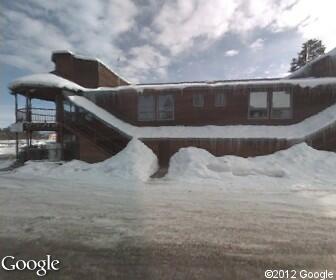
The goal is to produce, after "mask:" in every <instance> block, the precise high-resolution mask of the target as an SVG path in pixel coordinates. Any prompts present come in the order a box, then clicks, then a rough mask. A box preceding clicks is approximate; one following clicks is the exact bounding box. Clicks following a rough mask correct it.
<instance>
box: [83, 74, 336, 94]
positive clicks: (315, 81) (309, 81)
mask: <svg viewBox="0 0 336 280" xmlns="http://www.w3.org/2000/svg"><path fill="white" fill-rule="evenodd" d="M274 84H276V85H283V86H286V85H298V86H301V87H311V88H314V87H317V86H320V85H328V84H336V77H322V78H302V79H265V80H260V79H259V80H243V81H216V82H190V83H189V82H185V83H167V84H140V85H127V86H119V87H100V88H97V89H88V90H87V91H90V92H93V93H94V92H98V91H119V90H127V89H133V90H136V91H138V92H143V91H144V90H145V89H154V90H164V89H184V88H187V87H221V86H252V85H253V86H258V85H260V86H264V85H266V86H267V85H274Z"/></svg>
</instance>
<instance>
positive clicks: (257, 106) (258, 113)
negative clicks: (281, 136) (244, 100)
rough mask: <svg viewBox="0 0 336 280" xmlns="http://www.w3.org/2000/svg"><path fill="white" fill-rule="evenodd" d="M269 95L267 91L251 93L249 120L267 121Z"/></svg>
mask: <svg viewBox="0 0 336 280" xmlns="http://www.w3.org/2000/svg"><path fill="white" fill-rule="evenodd" d="M267 96H268V94H267V92H266V91H255V92H250V101H249V118H251V119H266V118H267V117H268V97H267Z"/></svg>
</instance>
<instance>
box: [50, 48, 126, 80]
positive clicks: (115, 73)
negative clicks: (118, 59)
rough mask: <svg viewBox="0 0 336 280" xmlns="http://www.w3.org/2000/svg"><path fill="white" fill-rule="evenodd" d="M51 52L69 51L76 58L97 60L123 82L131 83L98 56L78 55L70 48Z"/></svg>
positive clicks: (62, 52) (61, 52)
mask: <svg viewBox="0 0 336 280" xmlns="http://www.w3.org/2000/svg"><path fill="white" fill-rule="evenodd" d="M52 53H53V54H64V53H69V54H71V55H72V56H73V57H74V58H77V59H83V60H89V61H97V62H99V63H100V64H101V65H103V66H104V67H105V68H107V69H108V70H109V71H110V72H112V73H113V74H114V75H116V76H118V77H119V78H120V79H122V80H124V81H125V82H127V83H129V84H132V83H131V82H130V81H128V80H127V79H126V78H125V77H123V76H122V75H119V74H118V73H117V72H116V71H114V70H112V68H111V67H109V66H108V65H107V64H106V63H104V62H103V61H102V60H100V59H99V58H96V57H89V56H84V55H78V54H75V53H73V52H72V51H70V50H57V51H53V52H52Z"/></svg>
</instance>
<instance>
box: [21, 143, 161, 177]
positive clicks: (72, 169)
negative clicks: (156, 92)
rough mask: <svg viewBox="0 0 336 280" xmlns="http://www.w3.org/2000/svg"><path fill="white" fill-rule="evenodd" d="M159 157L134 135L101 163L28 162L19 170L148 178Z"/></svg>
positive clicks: (71, 174)
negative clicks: (124, 146)
mask: <svg viewBox="0 0 336 280" xmlns="http://www.w3.org/2000/svg"><path fill="white" fill-rule="evenodd" d="M157 168H158V160H157V157H156V155H155V154H154V153H153V152H152V150H151V149H150V148H148V147H147V146H146V145H145V144H143V143H142V142H141V141H139V140H137V139H132V140H131V141H130V142H129V143H128V145H127V146H126V148H125V149H124V150H122V151H121V152H119V153H118V154H117V155H115V156H113V157H111V158H109V159H107V160H105V161H103V162H99V163H95V164H89V163H86V162H82V161H79V160H73V161H70V162H67V163H52V162H45V161H40V162H32V161H30V162H27V163H26V164H25V166H23V167H21V168H19V169H18V170H17V172H19V173H30V174H38V175H47V176H50V177H57V178H69V179H73V178H76V177H77V178H84V179H90V178H91V179H93V180H97V181H99V180H104V181H106V180H111V179H114V178H119V179H126V180H141V181H146V180H148V179H149V177H150V176H151V175H152V174H153V173H155V172H156V170H157Z"/></svg>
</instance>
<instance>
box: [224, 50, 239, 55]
mask: <svg viewBox="0 0 336 280" xmlns="http://www.w3.org/2000/svg"><path fill="white" fill-rule="evenodd" d="M238 54H239V51H238V50H234V49H232V50H228V51H226V52H225V56H236V55H238Z"/></svg>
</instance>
